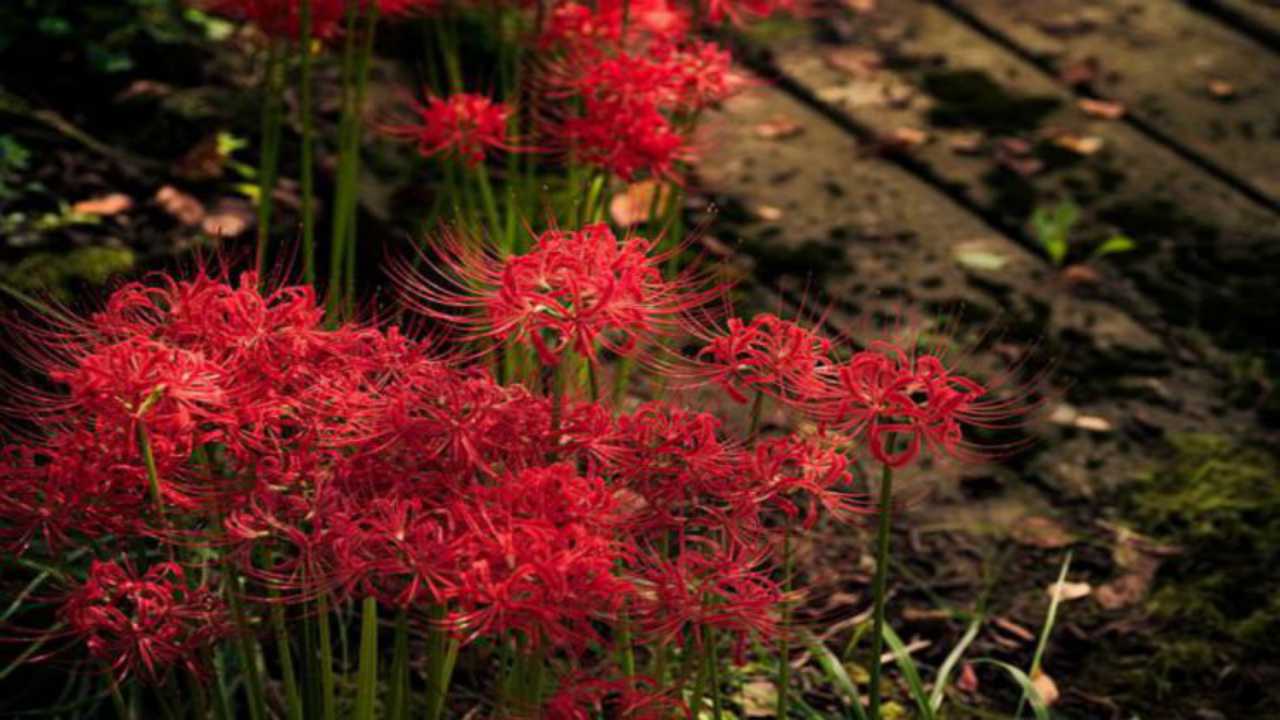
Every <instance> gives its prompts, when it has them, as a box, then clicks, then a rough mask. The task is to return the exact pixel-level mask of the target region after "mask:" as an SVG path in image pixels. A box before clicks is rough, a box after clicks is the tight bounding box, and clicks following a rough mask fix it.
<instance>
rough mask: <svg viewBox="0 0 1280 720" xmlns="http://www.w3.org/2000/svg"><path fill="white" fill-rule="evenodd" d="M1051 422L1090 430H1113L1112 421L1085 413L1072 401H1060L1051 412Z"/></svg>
mask: <svg viewBox="0 0 1280 720" xmlns="http://www.w3.org/2000/svg"><path fill="white" fill-rule="evenodd" d="M1049 422H1051V423H1053V424H1055V425H1065V426H1068V427H1075V428H1080V429H1081V430H1089V431H1090V432H1111V429H1112V426H1111V422H1110V421H1109V420H1107V419H1106V418H1104V417H1099V416H1097V415H1084V414H1082V413H1081V412H1080V411H1079V410H1078V409H1077V408H1076V407H1075V406H1074V405H1071V404H1070V403H1058V404H1057V405H1056V406H1055V407H1054V408H1053V410H1052V411H1051V412H1050V413H1049Z"/></svg>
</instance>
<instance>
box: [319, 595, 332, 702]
mask: <svg viewBox="0 0 1280 720" xmlns="http://www.w3.org/2000/svg"><path fill="white" fill-rule="evenodd" d="M316 620H317V629H318V631H319V639H320V711H321V717H322V718H323V720H336V718H337V702H336V693H335V690H334V687H335V684H336V683H335V682H334V677H333V642H332V640H331V638H330V637H329V622H330V618H329V593H327V592H323V591H322V592H321V593H320V596H319V597H317V598H316Z"/></svg>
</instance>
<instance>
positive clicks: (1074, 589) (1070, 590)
mask: <svg viewBox="0 0 1280 720" xmlns="http://www.w3.org/2000/svg"><path fill="white" fill-rule="evenodd" d="M1045 592H1047V593H1049V598H1050V599H1052V598H1053V597H1054V596H1055V595H1056V596H1057V598H1058V602H1066V601H1068V600H1079V599H1080V598H1082V597H1089V595H1090V594H1091V593H1092V592H1093V586H1092V585H1090V584H1089V583H1087V582H1064V583H1062V585H1061V589H1059V585H1058V583H1054V584H1052V585H1050V586H1049V587H1047V588H1045Z"/></svg>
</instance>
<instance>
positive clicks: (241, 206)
mask: <svg viewBox="0 0 1280 720" xmlns="http://www.w3.org/2000/svg"><path fill="white" fill-rule="evenodd" d="M253 223H254V214H253V209H252V208H251V207H249V204H248V203H246V202H244V201H243V200H232V199H230V198H224V199H222V200H219V201H218V204H217V206H215V207H214V209H213V212H211V213H209V214H208V215H206V216H205V218H204V222H202V223H200V229H201V230H204V231H205V233H206V234H209V235H212V236H214V237H220V238H233V237H237V236H239V235H243V234H244V232H245V231H246V230H248V229H249V228H251V227H253Z"/></svg>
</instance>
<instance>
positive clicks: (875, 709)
mask: <svg viewBox="0 0 1280 720" xmlns="http://www.w3.org/2000/svg"><path fill="white" fill-rule="evenodd" d="M892 513H893V470H891V469H890V468H889V466H888V465H885V466H884V469H883V471H882V473H881V480H880V522H879V527H878V529H877V532H876V575H875V579H874V580H873V581H872V583H873V584H872V591H871V592H872V596H873V598H874V601H875V615H874V621H873V623H872V626H871V673H870V674H871V677H870V682H869V686H868V690H867V692H868V693H869V694H870V696H871V702H870V706H869V707H868V711H869V717H870V719H871V720H880V674H881V669H882V668H881V665H882V663H881V662H880V656H881V655H882V654H883V653H884V606H885V595H886V586H887V584H888V578H889V539H890V530H891V528H892V525H893V523H892V517H891V515H892Z"/></svg>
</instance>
